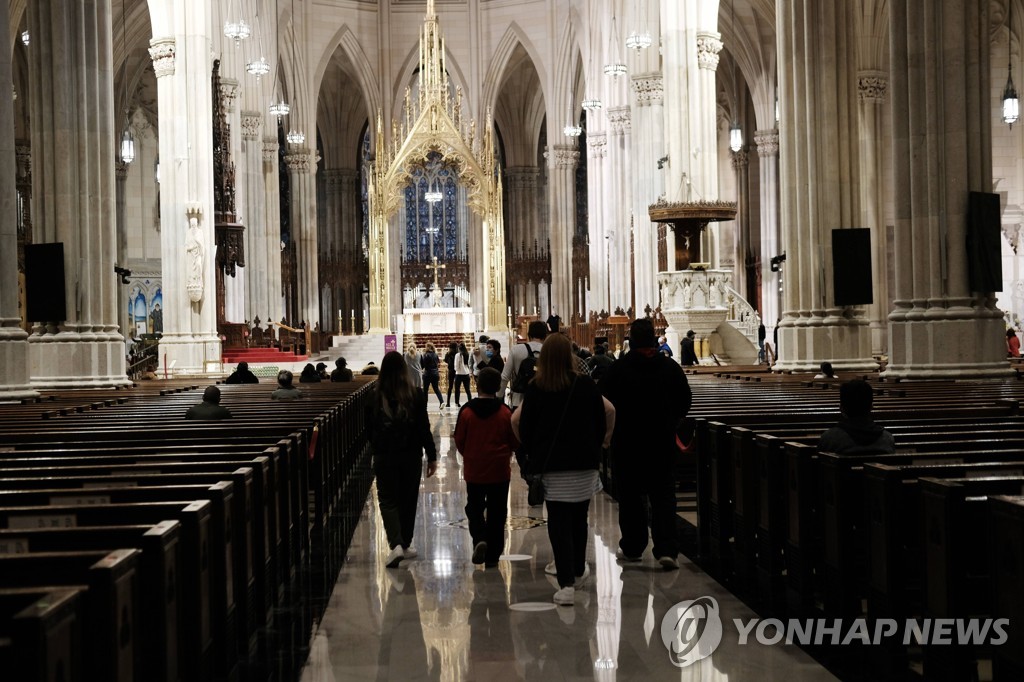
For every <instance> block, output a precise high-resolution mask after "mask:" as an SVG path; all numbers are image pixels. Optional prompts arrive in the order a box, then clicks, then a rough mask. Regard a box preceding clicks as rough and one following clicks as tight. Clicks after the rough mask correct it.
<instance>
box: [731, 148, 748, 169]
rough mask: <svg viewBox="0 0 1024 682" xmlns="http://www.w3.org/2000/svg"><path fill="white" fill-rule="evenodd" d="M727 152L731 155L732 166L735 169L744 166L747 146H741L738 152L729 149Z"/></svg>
mask: <svg viewBox="0 0 1024 682" xmlns="http://www.w3.org/2000/svg"><path fill="white" fill-rule="evenodd" d="M729 154H730V155H731V156H732V167H733V168H734V169H735V170H740V169H741V168H745V167H746V165H747V163H748V161H747V148H746V147H741V148H740V150H739V151H738V152H734V151H730V152H729Z"/></svg>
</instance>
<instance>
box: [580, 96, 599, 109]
mask: <svg viewBox="0 0 1024 682" xmlns="http://www.w3.org/2000/svg"><path fill="white" fill-rule="evenodd" d="M580 106H581V107H583V108H584V109H585V110H586V111H597V110H598V109H600V108H601V106H602V105H601V100H599V99H597V98H595V97H588V98H587V99H585V100H583V102H582V103H581V104H580Z"/></svg>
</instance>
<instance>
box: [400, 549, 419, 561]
mask: <svg viewBox="0 0 1024 682" xmlns="http://www.w3.org/2000/svg"><path fill="white" fill-rule="evenodd" d="M402 555H403V556H404V558H406V559H415V558H416V557H418V556H419V555H420V553H419V552H417V551H416V550H415V549H413V548H412V547H406V548H405V549H403V550H402Z"/></svg>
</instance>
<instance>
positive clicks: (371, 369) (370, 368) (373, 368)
mask: <svg viewBox="0 0 1024 682" xmlns="http://www.w3.org/2000/svg"><path fill="white" fill-rule="evenodd" d="M360 374H362V375H363V376H374V375H377V374H380V368H378V367H377V365H375V364H373V360H370V361H369V362H368V363H366V367H363V371H362V372H360Z"/></svg>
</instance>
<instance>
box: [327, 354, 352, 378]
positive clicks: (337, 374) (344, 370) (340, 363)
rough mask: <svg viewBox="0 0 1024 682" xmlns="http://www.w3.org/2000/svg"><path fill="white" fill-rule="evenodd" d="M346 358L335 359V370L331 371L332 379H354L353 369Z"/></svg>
mask: <svg viewBox="0 0 1024 682" xmlns="http://www.w3.org/2000/svg"><path fill="white" fill-rule="evenodd" d="M347 365H348V362H347V361H346V360H345V358H338V359H337V360H335V361H334V367H335V369H334V371H333V372H331V381H352V370H350V369H349V368H348V367H347Z"/></svg>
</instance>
